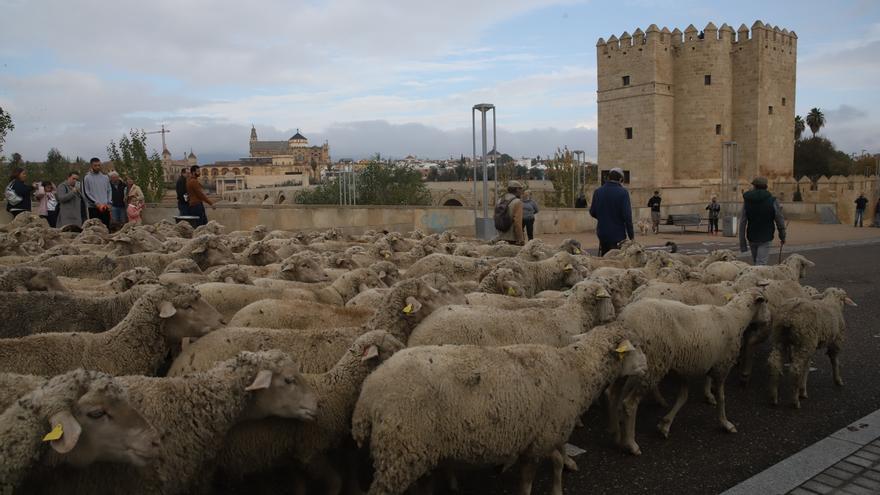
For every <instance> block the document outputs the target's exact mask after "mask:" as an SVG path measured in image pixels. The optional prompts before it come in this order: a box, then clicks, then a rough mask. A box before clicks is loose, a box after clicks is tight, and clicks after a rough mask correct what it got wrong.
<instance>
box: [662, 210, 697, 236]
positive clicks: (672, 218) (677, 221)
mask: <svg viewBox="0 0 880 495" xmlns="http://www.w3.org/2000/svg"><path fill="white" fill-rule="evenodd" d="M702 223H703V219H702V218H700V214H699V213H685V214H680V215H669V218H668V220H667V222H666V224H667V225H674V226H676V227H681V233H682V234H684V229H685V228H687V227H699V226H700V225H701V224H702Z"/></svg>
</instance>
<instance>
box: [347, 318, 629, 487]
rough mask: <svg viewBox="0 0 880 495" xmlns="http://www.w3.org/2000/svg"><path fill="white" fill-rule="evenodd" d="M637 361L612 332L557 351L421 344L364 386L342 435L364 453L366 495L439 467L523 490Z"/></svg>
mask: <svg viewBox="0 0 880 495" xmlns="http://www.w3.org/2000/svg"><path fill="white" fill-rule="evenodd" d="M644 369H645V356H644V354H642V352H641V351H639V350H638V349H636V348H634V347H633V346H632V344H630V343H629V341H628V340H626V339H625V337H624V336H623V335H621V333H620V332H618V331H617V330H616V329H615V328H607V327H606V328H604V329H602V330H598V329H597V330H594V331H592V332H590V333H587V334H586V335H584V336H583V337H581V338H580V339H579V340H578V341H577V342H575V343H572V344H570V345H568V346H566V347H563V348H558V349H557V348H551V347H546V346H539V345H516V346H507V347H496V348H490V347H476V346H428V347H415V348H409V349H404V350H403V351H400V352H398V353H397V354H395V355H394V356H392V357H391V358H390V359H389V360H388V361H387V362H386V363H385V364H383V365H382V366H380V367H379V368H378V369H377V370H376V371H374V372H373V373H372V374H371V375H370V376H368V377H367V379H366V380H365V381H364V385H363V388H362V390H361V395H360V398H359V399H358V402H357V405H356V406H355V410H354V415H353V416H352V435H353V436H354V439H355V440H356V441H357V442H358V445H361V446H369V449H370V456H371V457H372V459H373V467H374V469H375V475H374V477H373V484H372V485H371V487H370V491H369V493H370V494H380V493H381V494H399V493H403V492H404V491H405V490H406V489H407V488H408V487H410V486H411V485H413V484H414V483H415V482H416V481H417V480H418V479H419V478H421V477H422V476H424V475H426V474H428V473H430V472H431V471H432V470H433V469H435V468H437V467H441V466H442V465H443V463H456V464H460V463H465V464H472V465H478V466H483V465H500V466H504V467H509V466H512V465H513V464H514V463H516V462H517V461H521V462H522V483H521V485H520V493H523V494H528V493H531V484H532V479H533V477H534V475H535V470H536V467H537V464H538V462H539V461H541V460H542V459H545V458H550V459H551V460H552V461H553V468H554V472H553V474H554V476H553V493H555V494H561V493H562V468H563V463H564V456H563V454H562V453H561V449H562V447H563V445H564V444H565V442H566V441H567V440H568V437H569V436H570V435H571V432H572V430H573V429H574V427H575V424H576V422H577V420H578V418H579V417H580V415H581V414H582V413H583V412H584V411H585V410H586V409H587V408H588V407H589V406H590V404H591V403H592V402H593V401H594V400H595V399H596V398H598V396H599V395H600V394H601V391H602V389H603V388H604V387H605V386H606V384H607V383H609V382H611V381H614V380H615V379H617V378H619V377H622V376H629V375H638V374H641V373H643V372H644Z"/></svg>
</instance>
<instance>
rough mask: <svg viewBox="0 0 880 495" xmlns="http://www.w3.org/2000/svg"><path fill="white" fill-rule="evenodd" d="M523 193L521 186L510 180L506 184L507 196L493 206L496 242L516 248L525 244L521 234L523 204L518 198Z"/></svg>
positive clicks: (523, 236)
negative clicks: (496, 233)
mask: <svg viewBox="0 0 880 495" xmlns="http://www.w3.org/2000/svg"><path fill="white" fill-rule="evenodd" d="M522 193H523V185H522V184H520V183H519V182H518V181H515V180H512V181H510V182H508V183H507V194H505V195H504V196H502V197H501V199H499V200H498V203H496V204H495V218H494V219H495V230H496V231H497V232H498V235H497V236H496V237H495V240H496V241H507V242H509V243H511V244H516V245H517V246H522V245H523V244H525V235H524V234H523V202H522V200H520V199H519V198H520V197H521V196H522Z"/></svg>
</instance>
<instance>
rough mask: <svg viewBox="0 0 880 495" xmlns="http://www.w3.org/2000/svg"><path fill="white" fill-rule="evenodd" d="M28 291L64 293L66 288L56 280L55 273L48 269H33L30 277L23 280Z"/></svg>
mask: <svg viewBox="0 0 880 495" xmlns="http://www.w3.org/2000/svg"><path fill="white" fill-rule="evenodd" d="M24 285H25V288H27V290H29V291H48V292H65V291H67V288H66V287H64V284H62V283H61V281H60V280H58V276H57V275H55V272H53V271H52V270H50V269H48V268H34V269H33V273H32V274H31V277H30V278H29V279H27V280H25V283H24Z"/></svg>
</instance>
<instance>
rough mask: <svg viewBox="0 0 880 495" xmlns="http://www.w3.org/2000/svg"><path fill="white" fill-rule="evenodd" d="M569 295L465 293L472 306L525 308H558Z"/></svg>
mask: <svg viewBox="0 0 880 495" xmlns="http://www.w3.org/2000/svg"><path fill="white" fill-rule="evenodd" d="M566 297H567V296H566V295H564V294H563V293H560V295H559V297H553V298H544V297H541V295H540V294H538V295H537V296H535V297H534V298H532V299H527V298H525V297H518V296H515V295H514V296H509V295H507V294H487V293H485V292H471V293H470V294H465V296H464V298H465V302H466V303H467V304H468V305H470V306H488V307H492V308H498V309H509V310H513V309H525V308H546V309H549V308H558V307H560V306H562V305H563V304H564V303H565V298H566Z"/></svg>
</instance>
